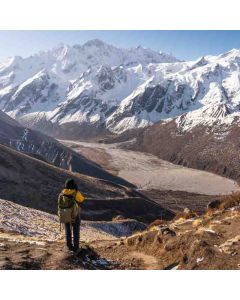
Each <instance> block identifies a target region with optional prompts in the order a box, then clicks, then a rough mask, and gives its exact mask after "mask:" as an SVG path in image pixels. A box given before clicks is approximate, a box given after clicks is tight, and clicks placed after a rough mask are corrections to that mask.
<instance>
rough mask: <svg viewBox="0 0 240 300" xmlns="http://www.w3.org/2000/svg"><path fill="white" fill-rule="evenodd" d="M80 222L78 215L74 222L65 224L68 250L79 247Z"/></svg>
mask: <svg viewBox="0 0 240 300" xmlns="http://www.w3.org/2000/svg"><path fill="white" fill-rule="evenodd" d="M80 223H81V219H80V216H78V217H77V218H76V221H75V222H74V223H66V224H65V238H66V243H67V247H68V249H70V250H78V249H79V239H80ZM72 237H73V240H72Z"/></svg>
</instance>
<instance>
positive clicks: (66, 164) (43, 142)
mask: <svg viewBox="0 0 240 300" xmlns="http://www.w3.org/2000/svg"><path fill="white" fill-rule="evenodd" d="M0 144H4V145H6V146H10V147H12V148H14V149H16V150H18V151H21V152H25V153H28V154H30V155H33V156H35V157H37V158H40V159H41V157H42V159H43V160H45V161H47V162H49V163H51V164H53V165H55V166H57V167H60V168H63V169H67V170H70V171H73V172H79V173H81V174H85V175H88V176H92V177H96V178H101V179H104V180H109V181H112V182H114V183H117V184H122V185H125V186H128V187H133V185H132V184H130V183H129V182H127V181H125V180H123V179H122V178H120V177H117V176H114V175H112V174H110V173H108V172H106V171H105V170H104V169H103V168H101V167H100V166H99V165H97V164H96V163H94V162H92V161H91V160H89V159H86V158H85V157H84V156H82V155H80V154H77V153H75V152H74V151H72V150H71V149H69V148H67V147H65V146H63V145H62V144H60V143H59V142H58V141H56V140H55V139H53V138H51V137H49V136H47V135H45V134H43V133H41V132H39V131H35V130H32V129H29V128H26V127H24V126H22V125H20V124H19V123H18V122H16V121H15V120H14V119H12V118H10V117H9V116H8V115H6V114H4V113H3V112H1V111H0Z"/></svg>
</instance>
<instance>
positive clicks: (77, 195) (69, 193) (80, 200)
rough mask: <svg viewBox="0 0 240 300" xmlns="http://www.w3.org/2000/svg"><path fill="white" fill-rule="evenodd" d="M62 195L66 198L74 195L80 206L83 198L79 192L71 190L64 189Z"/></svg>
mask: <svg viewBox="0 0 240 300" xmlns="http://www.w3.org/2000/svg"><path fill="white" fill-rule="evenodd" d="M62 193H63V195H66V196H69V195H73V194H74V193H76V195H75V200H76V201H77V202H78V203H79V204H80V203H82V202H83V201H84V200H85V198H84V196H83V195H82V194H81V193H80V192H79V191H76V190H72V189H64V190H63V191H62Z"/></svg>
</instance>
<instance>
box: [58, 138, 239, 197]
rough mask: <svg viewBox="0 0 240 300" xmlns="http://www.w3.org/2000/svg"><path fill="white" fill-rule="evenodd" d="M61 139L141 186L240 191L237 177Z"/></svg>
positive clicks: (204, 191) (116, 148) (213, 192)
mask: <svg viewBox="0 0 240 300" xmlns="http://www.w3.org/2000/svg"><path fill="white" fill-rule="evenodd" d="M60 142H61V143H63V144H64V145H66V146H68V147H71V148H73V150H75V151H76V152H80V153H82V154H83V155H86V156H88V158H90V159H92V160H93V161H96V162H97V163H99V164H100V165H102V166H103V167H104V168H107V169H108V170H109V171H112V172H113V173H115V174H116V173H117V174H118V175H119V176H120V177H122V178H124V179H126V180H127V181H129V182H131V183H133V184H135V185H137V186H138V187H139V188H141V189H156V190H173V191H186V192H192V193H199V194H206V195H219V194H230V193H232V192H235V191H238V190H240V187H239V185H238V184H237V182H235V181H234V180H231V179H228V178H224V177H221V176H218V175H215V174H212V173H209V172H205V171H200V170H195V169H190V168H186V167H182V166H179V165H174V164H172V163H170V162H167V161H164V160H162V159H159V158H158V157H156V156H154V155H151V154H147V153H142V152H136V151H130V150H125V149H121V148H120V145H119V144H111V145H108V144H99V143H87V142H76V141H66V140H61V141H60ZM88 149H89V152H88ZM93 149H94V152H95V154H94V152H93V151H92V150H93ZM101 154H102V155H101Z"/></svg>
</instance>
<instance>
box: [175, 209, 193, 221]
mask: <svg viewBox="0 0 240 300" xmlns="http://www.w3.org/2000/svg"><path fill="white" fill-rule="evenodd" d="M197 216H198V214H197V213H196V212H194V211H190V212H187V213H186V212H181V213H178V214H176V216H175V217H174V219H173V221H177V220H179V219H182V220H188V219H192V218H196V217H197Z"/></svg>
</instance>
